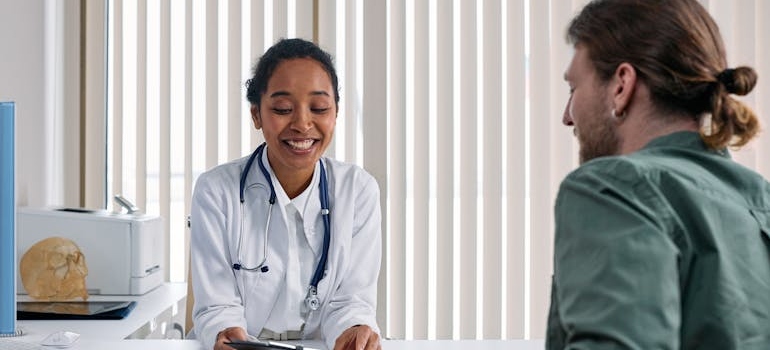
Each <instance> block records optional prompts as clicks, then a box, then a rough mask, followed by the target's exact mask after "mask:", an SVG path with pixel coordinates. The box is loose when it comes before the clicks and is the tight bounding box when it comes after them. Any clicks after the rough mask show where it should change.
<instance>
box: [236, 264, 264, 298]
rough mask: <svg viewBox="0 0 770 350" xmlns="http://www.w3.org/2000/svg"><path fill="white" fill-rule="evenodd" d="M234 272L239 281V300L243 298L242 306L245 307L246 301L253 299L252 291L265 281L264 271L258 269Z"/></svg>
mask: <svg viewBox="0 0 770 350" xmlns="http://www.w3.org/2000/svg"><path fill="white" fill-rule="evenodd" d="M235 274H236V275H237V276H238V279H239V280H240V281H241V283H240V286H241V300H243V306H244V307H245V306H246V304H247V303H249V302H250V301H253V300H252V299H253V295H254V291H258V290H259V288H260V286H261V285H262V284H264V283H265V282H264V280H265V278H266V276H265V274H266V273H264V272H262V271H259V270H257V271H247V270H238V271H236V272H235Z"/></svg>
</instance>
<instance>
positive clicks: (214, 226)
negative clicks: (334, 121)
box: [190, 155, 382, 349]
mask: <svg viewBox="0 0 770 350" xmlns="http://www.w3.org/2000/svg"><path fill="white" fill-rule="evenodd" d="M263 156H264V157H265V158H266V155H263ZM247 160H248V157H244V158H241V159H238V160H235V161H232V162H229V163H226V164H223V165H220V166H217V167H215V168H213V169H211V170H209V171H207V172H205V173H203V174H201V175H200V177H199V178H198V180H197V183H196V185H195V191H194V193H193V201H192V210H191V216H190V224H191V242H190V245H191V248H190V250H191V251H190V254H191V261H190V263H191V269H192V287H193V295H194V298H195V305H194V307H193V313H192V314H193V322H194V327H193V331H192V336H193V337H196V338H198V339H200V341H201V343H202V344H203V347H204V349H211V348H213V346H214V342H215V341H216V336H217V333H218V332H220V331H222V330H223V329H225V328H227V327H234V326H238V327H242V328H244V329H246V331H247V332H248V333H249V334H251V335H259V333H260V332H261V331H262V328H263V326H264V324H265V322H266V320H267V318H268V316H269V315H270V312H271V310H272V309H273V306H274V304H275V303H276V300H277V299H278V293H279V292H281V291H282V290H283V288H282V287H281V286H282V280H283V279H284V278H285V275H286V268H285V267H286V257H287V256H288V254H287V249H288V239H287V237H285V236H284V235H283V234H275V233H273V232H276V231H278V232H285V231H286V223H285V222H284V220H283V216H282V215H281V209H280V205H278V204H277V203H276V205H274V206H273V209H272V210H273V212H272V217H271V220H270V226H271V234H270V236H269V240H268V253H267V259H268V260H267V263H266V264H267V266H268V267H269V271H268V272H266V273H263V272H259V271H254V272H252V271H245V270H237V271H236V270H234V269H233V268H232V265H233V263H235V262H237V261H238V236H239V233H240V225H241V217H240V215H241V213H240V207H239V206H240V203H239V202H240V201H239V193H238V192H239V181H240V175H241V171H242V170H243V167H244V166H245V165H246V161H247ZM323 162H324V165H325V168H326V173H327V178H328V186H329V207H330V211H331V243H330V247H329V255H328V262H327V269H326V275H325V277H324V278H323V279H322V280H321V281H320V282H319V284H318V297H319V299H320V300H321V307H320V308H319V309H318V310H317V311H313V312H311V313H310V315H309V316H308V318H307V320H306V323H305V328H304V334H305V336H306V337H307V338H310V339H322V340H324V342H325V343H326V345H327V346H328V347H329V349H331V348H333V346H334V342H335V340H336V339H337V337H338V336H339V335H340V334H342V332H343V331H345V330H346V329H348V328H350V327H351V326H354V325H357V324H364V325H368V326H370V327H371V328H372V329H373V330H375V331H376V332H377V333H379V327H378V326H377V322H376V320H375V310H376V303H377V277H378V275H379V270H380V259H381V245H382V238H381V226H380V222H381V214H380V199H379V188H378V186H377V182H376V181H375V180H374V178H373V177H372V176H371V175H370V174H368V173H367V172H366V171H364V170H363V169H361V168H360V167H358V166H355V165H352V164H347V163H342V162H339V161H336V160H333V159H329V158H323ZM265 165H266V166H267V161H265ZM316 166H317V165H316ZM245 188H246V190H245V192H244V200H245V207H244V208H245V209H244V221H243V222H244V224H243V225H244V228H243V234H244V237H243V248H242V253H241V255H242V256H241V258H242V263H243V265H244V266H248V267H253V266H257V265H258V264H259V263H260V261H261V260H262V256H263V244H264V236H263V232H264V227H265V220H266V219H267V208H268V206H267V204H266V203H267V201H268V198H269V196H270V187H269V185H268V184H267V182H266V179H265V177H264V175H263V174H262V172H261V171H260V169H259V166H258V165H257V161H256V160H255V161H254V163H253V164H252V167H251V169H250V171H249V174H248V176H247V179H246V183H245ZM314 193H318V191H314ZM313 197H315V198H309V199H308V204H307V205H308V206H311V205H313V206H318V207H319V208H320V202H319V200H318V198H317V196H313ZM306 221H308V222H310V224H305V231H306V232H307V233H306V235H307V237H308V240H309V242H311V246H321V245H322V244H321V243H320V242H322V241H323V234H324V233H323V222H322V220H321V218H320V215H319V216H318V219H317V221H315V220H306ZM279 226H281V228H280V229H276V230H275V231H273V227H276V228H278V227H279ZM314 229H315V230H316V231H318V232H317V233H315V234H314V233H313V230H314ZM308 231H309V232H308ZM314 269H315V266H313V270H314Z"/></svg>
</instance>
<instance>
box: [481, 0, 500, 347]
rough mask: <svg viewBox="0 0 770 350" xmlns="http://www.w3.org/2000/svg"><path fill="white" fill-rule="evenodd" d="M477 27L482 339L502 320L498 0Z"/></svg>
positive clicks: (489, 4) (492, 333) (495, 336)
mask: <svg viewBox="0 0 770 350" xmlns="http://www.w3.org/2000/svg"><path fill="white" fill-rule="evenodd" d="M483 16H484V17H483V21H482V23H483V25H482V28H481V35H482V37H483V41H482V45H483V48H482V52H483V61H482V62H483V63H482V64H481V66H482V67H483V70H482V75H483V79H484V80H483V87H482V90H481V91H482V97H481V98H480V100H481V105H482V108H483V109H482V113H483V116H484V118H483V122H484V124H483V126H482V127H483V133H484V136H483V137H482V139H483V142H482V149H483V150H482V154H483V158H482V160H483V162H484V164H483V169H484V174H483V177H482V181H483V190H482V193H483V198H484V207H483V211H484V214H483V216H482V217H483V225H482V227H483V229H482V231H481V232H480V233H479V234H480V235H482V237H483V242H484V243H483V252H484V253H483V257H484V258H483V260H482V264H483V265H482V268H481V270H482V271H484V273H483V275H482V276H481V277H482V279H483V283H482V286H483V295H484V304H483V306H482V308H481V310H482V312H483V318H484V328H483V330H482V334H481V336H482V337H483V338H485V339H487V338H491V339H499V338H500V336H501V334H502V332H501V329H500V326H501V322H500V321H501V320H502V310H501V308H500V304H501V302H502V294H501V290H502V285H501V283H500V282H501V281H502V278H503V276H502V271H501V270H502V269H501V267H502V253H503V252H502V249H503V246H502V235H503V234H504V233H503V230H502V225H501V224H502V213H501V208H502V193H503V191H502V175H503V169H502V161H501V160H502V141H501V140H502V139H503V137H504V135H503V132H502V131H503V130H502V120H501V118H502V117H503V113H502V112H503V111H502V106H501V102H502V101H503V99H504V97H503V96H502V76H501V74H500V71H501V69H502V65H503V62H502V51H501V46H502V40H501V39H502V38H501V28H502V17H501V4H500V1H499V0H496V1H485V2H484V6H483Z"/></svg>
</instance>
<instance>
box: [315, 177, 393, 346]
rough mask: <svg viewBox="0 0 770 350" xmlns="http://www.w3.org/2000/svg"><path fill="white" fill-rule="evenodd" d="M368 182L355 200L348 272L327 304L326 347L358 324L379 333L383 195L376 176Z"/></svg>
mask: <svg viewBox="0 0 770 350" xmlns="http://www.w3.org/2000/svg"><path fill="white" fill-rule="evenodd" d="M365 178H366V181H365V182H364V186H363V189H362V191H361V192H360V195H358V196H356V200H355V210H354V212H355V215H354V218H353V233H352V238H351V243H350V246H349V247H348V251H347V252H345V254H346V257H345V259H346V260H348V263H347V264H346V266H347V267H348V270H347V272H346V273H345V274H343V275H342V276H339V277H338V278H340V279H341V282H340V284H339V286H338V287H337V289H336V290H335V291H334V292H333V293H332V295H331V298H330V300H329V302H328V312H326V314H325V316H324V319H323V320H322V329H323V334H324V340H325V343H326V346H327V347H328V348H329V349H333V348H334V343H335V342H336V340H337V338H338V337H339V336H340V335H341V334H342V332H344V331H345V330H347V329H348V328H350V327H352V326H355V325H367V326H369V327H370V328H372V330H373V331H374V332H377V333H378V334H379V333H380V330H379V327H378V326H377V320H376V310H377V278H378V276H379V273H380V260H381V255H382V238H381V230H382V229H381V213H380V192H379V187H378V186H377V182H376V181H375V180H374V178H373V177H371V176H367V177H365Z"/></svg>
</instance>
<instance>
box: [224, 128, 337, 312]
mask: <svg viewBox="0 0 770 350" xmlns="http://www.w3.org/2000/svg"><path fill="white" fill-rule="evenodd" d="M265 147H266V144H265V143H262V144H261V145H259V147H257V149H256V150H254V152H252V154H251V156H249V159H248V160H247V161H246V165H245V166H244V168H243V171H242V172H241V178H240V188H239V201H240V207H241V227H240V233H239V237H238V262H237V263H234V264H233V265H232V268H233V269H234V270H244V271H250V272H253V271H258V270H259V271H262V272H267V271H268V270H269V269H268V267H267V265H265V264H266V263H267V242H268V235H269V234H270V233H269V232H270V230H269V225H270V218H271V215H272V212H273V205H274V204H275V199H276V194H275V187H274V186H273V181H272V180H271V178H270V173H269V172H268V171H267V168H265V165H264V163H263V162H262V154H263V153H264V150H265ZM255 159H256V160H257V165H258V166H259V170H260V172H261V173H262V175H264V177H265V179H266V180H267V183H268V185H269V186H270V199H269V201H268V204H269V207H268V211H267V221H266V222H265V244H264V247H263V254H262V261H261V262H260V263H259V265H257V266H256V267H246V266H243V264H241V257H242V255H241V249H242V247H243V244H242V243H243V217H244V210H243V207H244V202H245V199H244V192H245V189H246V177H247V176H248V174H249V170H251V167H252V165H253V163H254V160H255ZM318 163H319V165H320V172H321V174H320V175H321V176H320V177H321V178H320V180H319V186H318V187H319V189H320V191H319V199H320V201H321V218H322V220H323V223H324V240H323V250H322V251H321V258H320V259H319V261H318V266H316V269H315V272H314V273H313V278H312V279H311V281H310V287H309V288H308V296H307V298H306V303H307V304H308V307H310V309H312V310H316V309H317V308H318V306H319V302H318V297H317V294H318V292H317V291H318V283H319V282H320V281H321V280H322V279H323V277H324V271H325V270H326V264H327V260H328V256H329V246H330V245H331V215H330V214H331V212H330V210H329V184H328V181H327V179H326V168H325V167H324V163H323V161H322V160H321V159H319V160H318Z"/></svg>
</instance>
